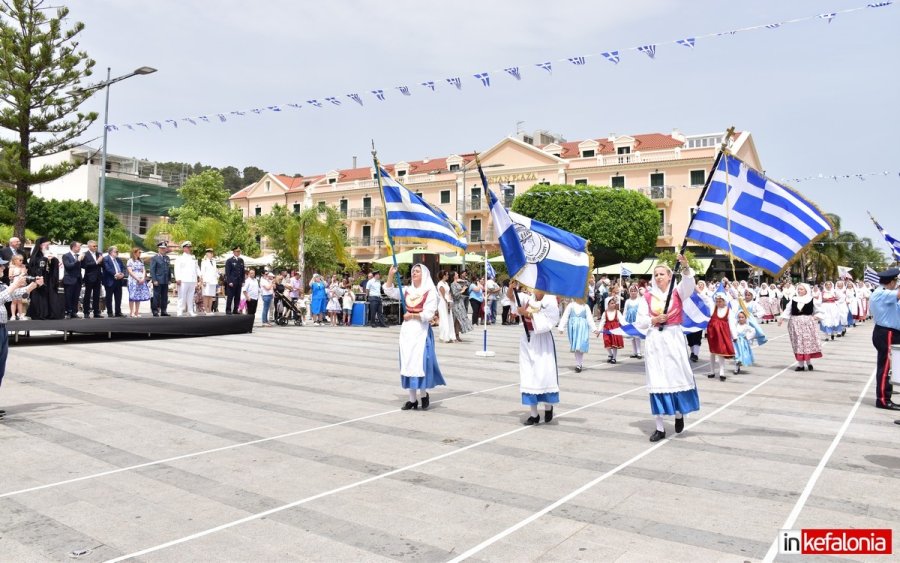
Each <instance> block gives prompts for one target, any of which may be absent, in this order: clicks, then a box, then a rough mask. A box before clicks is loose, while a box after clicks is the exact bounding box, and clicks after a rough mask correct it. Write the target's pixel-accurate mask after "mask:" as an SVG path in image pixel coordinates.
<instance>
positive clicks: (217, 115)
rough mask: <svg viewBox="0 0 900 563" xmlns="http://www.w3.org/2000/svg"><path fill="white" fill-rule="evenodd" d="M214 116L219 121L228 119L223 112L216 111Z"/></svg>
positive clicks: (222, 121)
mask: <svg viewBox="0 0 900 563" xmlns="http://www.w3.org/2000/svg"><path fill="white" fill-rule="evenodd" d="M216 117H218V118H219V123H225V122H226V121H228V119H227V118H226V117H225V114H224V113H217V114H216ZM154 123H156V122H155V121H154Z"/></svg>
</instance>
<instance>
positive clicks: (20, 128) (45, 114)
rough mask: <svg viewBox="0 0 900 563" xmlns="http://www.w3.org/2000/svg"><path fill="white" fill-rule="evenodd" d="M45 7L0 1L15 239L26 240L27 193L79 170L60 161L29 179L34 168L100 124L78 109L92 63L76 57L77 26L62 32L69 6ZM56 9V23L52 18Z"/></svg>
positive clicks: (2, 100)
mask: <svg viewBox="0 0 900 563" xmlns="http://www.w3.org/2000/svg"><path fill="white" fill-rule="evenodd" d="M44 4H45V2H44V0H0V130H9V131H12V132H13V134H14V137H15V138H14V139H10V138H7V137H4V136H0V183H6V184H9V185H11V186H13V187H14V189H15V194H16V223H15V229H14V233H15V235H16V236H17V237H20V238H23V237H24V234H25V221H26V217H25V209H26V202H27V200H28V196H29V187H30V186H32V185H34V184H40V183H43V182H49V181H52V180H55V179H57V178H59V177H61V176H63V175H65V174H67V173H69V172H71V171H72V169H74V168H75V167H76V164H73V163H70V162H63V163H60V164H56V165H53V166H44V167H42V168H41V169H40V170H37V171H34V172H32V170H31V161H32V159H34V158H37V157H41V156H48V155H53V154H56V153H59V152H62V151H64V150H67V149H68V148H70V146H71V142H72V140H73V139H75V138H76V137H78V136H79V135H81V134H82V133H83V132H84V131H85V130H86V129H87V128H88V127H89V126H90V125H91V123H93V122H94V121H95V120H96V119H97V114H96V113H93V112H92V113H87V114H84V113H80V112H78V111H77V110H78V107H79V106H80V105H81V104H82V103H83V102H84V101H85V100H86V99H87V98H89V97H90V95H91V93H92V91H91V90H84V89H81V88H80V82H81V81H82V80H83V79H84V78H86V77H88V76H90V75H91V69H92V68H93V66H94V61H93V60H92V59H90V58H89V57H88V56H87V53H85V52H84V51H78V50H77V48H78V42H77V41H76V38H77V36H78V34H79V33H81V31H82V30H83V29H84V24H82V23H80V22H78V23H75V24H74V25H73V26H72V27H71V28H68V29H65V28H64V27H63V24H64V23H65V20H66V18H67V16H68V14H69V10H68V9H67V8H65V7H57V6H44ZM50 10H55V16H53V17H48V15H47V13H46V12H48V11H50Z"/></svg>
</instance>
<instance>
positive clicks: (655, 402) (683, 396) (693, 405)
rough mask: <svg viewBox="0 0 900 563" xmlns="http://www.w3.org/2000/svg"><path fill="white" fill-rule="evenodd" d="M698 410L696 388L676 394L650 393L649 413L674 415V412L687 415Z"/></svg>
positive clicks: (698, 401) (698, 403) (698, 399)
mask: <svg viewBox="0 0 900 563" xmlns="http://www.w3.org/2000/svg"><path fill="white" fill-rule="evenodd" d="M698 410H700V396H699V395H698V394H697V388H696V387H695V388H693V389H689V390H688V391H679V392H678V393H650V412H651V413H653V414H655V415H658V414H667V415H674V414H675V412H676V411H677V412H680V413H681V414H687V413H689V412H694V411H698Z"/></svg>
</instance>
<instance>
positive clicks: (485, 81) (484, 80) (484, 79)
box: [474, 72, 491, 87]
mask: <svg viewBox="0 0 900 563" xmlns="http://www.w3.org/2000/svg"><path fill="white" fill-rule="evenodd" d="M474 76H475V78H477V79H478V80H481V85H482V86H484V87H490V85H491V77H490V75H489V74H488V73H486V72H479V73H478V74H475V75H474Z"/></svg>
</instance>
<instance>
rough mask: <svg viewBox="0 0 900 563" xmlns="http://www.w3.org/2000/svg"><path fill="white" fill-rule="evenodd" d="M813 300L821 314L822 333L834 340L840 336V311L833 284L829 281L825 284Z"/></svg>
mask: <svg viewBox="0 0 900 563" xmlns="http://www.w3.org/2000/svg"><path fill="white" fill-rule="evenodd" d="M813 299H814V300H815V301H816V304H817V305H818V306H819V311H820V312H821V316H822V332H824V333H825V336H827V337H829V338H830V339H831V340H834V337H835V336H838V335H841V309H840V306H839V305H838V295H837V293H835V291H834V284H833V283H831V282H830V281H829V282H825V287H824V288H822V292H821V293H820V295H819V296H818V298H816V296H815V295H813Z"/></svg>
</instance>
